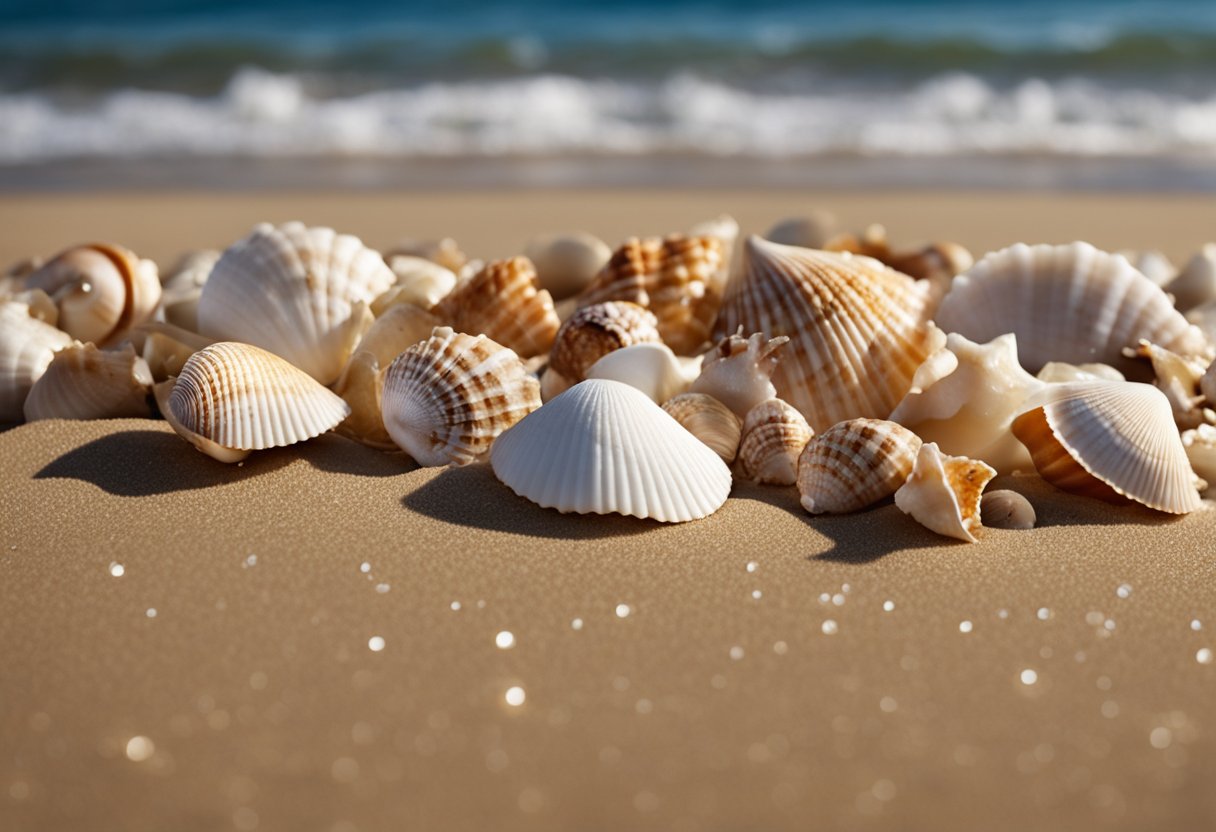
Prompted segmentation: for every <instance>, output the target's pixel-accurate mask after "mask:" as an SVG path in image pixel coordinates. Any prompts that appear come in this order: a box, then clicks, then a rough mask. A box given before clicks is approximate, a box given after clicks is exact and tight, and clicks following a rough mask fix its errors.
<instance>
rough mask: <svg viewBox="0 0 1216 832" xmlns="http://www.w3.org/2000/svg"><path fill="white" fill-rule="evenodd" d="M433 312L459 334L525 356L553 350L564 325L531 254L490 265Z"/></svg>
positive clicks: (445, 299)
mask: <svg viewBox="0 0 1216 832" xmlns="http://www.w3.org/2000/svg"><path fill="white" fill-rule="evenodd" d="M431 311H432V312H433V313H434V314H435V316H436V317H437V318H439V319H440V320H441V321H443V322H444V323H445V324H447V325H450V326H451V327H452V328H453V329H455V330H456V331H457V332H466V333H469V334H472V335H484V336H486V337H487V338H490V339H492V340H494V341H497V342H498V343H500V344H502V345H503V346H504V347H507V348H509V349H511V350H514V351H515V353H516V355H519V356H520V357H522V358H531V357H532V356H534V355H540V354H541V353H545V352H548V351H549V348H550V347H552V346H553V340H554V338H556V337H557V330H558V328H559V327H560V326H561V322H560V321H558V319H557V313H556V312H555V311H554V310H553V299H552V298H551V297H549V293H548V292H547V291H545V290H544V289H541V288H540V284H538V283H537V281H536V270H535V269H534V268H533V267H532V261H531V260H529V259H528V258H526V257H513V258H511V259H510V260H495V261H494V262H492V263H489V264H487V265H486V266H485V267H484V268H483V269H482V270H481V271H479V272H478V273H477V274H475V275H473V276H472V277H471V278H469V279H468V280H465V281H463V282H461V283H459V284H458V285H457V286H456V288H455V289H453V290H452V292H451V294H449V295H448V296H447V297H445V298H444V299H443V300H442V301H440V302H439V304H438V305H437V306H436V307H435V308H434V309H433V310H431Z"/></svg>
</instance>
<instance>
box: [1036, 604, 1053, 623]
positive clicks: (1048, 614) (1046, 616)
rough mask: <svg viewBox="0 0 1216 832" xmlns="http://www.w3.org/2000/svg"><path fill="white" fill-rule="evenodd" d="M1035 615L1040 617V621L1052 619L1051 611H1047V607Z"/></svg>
mask: <svg viewBox="0 0 1216 832" xmlns="http://www.w3.org/2000/svg"><path fill="white" fill-rule="evenodd" d="M1035 615H1037V616H1038V618H1039V620H1040V621H1046V620H1047V619H1049V618H1051V610H1049V609H1047V607H1039V611H1038V612H1037V613H1035Z"/></svg>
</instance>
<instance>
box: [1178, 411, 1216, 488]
mask: <svg viewBox="0 0 1216 832" xmlns="http://www.w3.org/2000/svg"><path fill="white" fill-rule="evenodd" d="M1182 447H1183V448H1185V449H1186V457H1187V459H1188V460H1189V461H1190V463H1191V469H1192V470H1193V471H1194V472H1195V475H1196V476H1198V477H1200V478H1201V479H1203V480H1204V483H1203V484H1204V485H1205V486H1207V488H1205V489H1204V491H1205V495H1204V496H1212V488H1211V487H1212V486H1216V425H1200V426H1199V427H1197V428H1192V429H1191V430H1187V431H1183V432H1182Z"/></svg>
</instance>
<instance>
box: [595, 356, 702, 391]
mask: <svg viewBox="0 0 1216 832" xmlns="http://www.w3.org/2000/svg"><path fill="white" fill-rule="evenodd" d="M691 367H692V370H693V371H692V372H691V373H690V372H689V370H688V365H685V364H684V363H681V361H680V359H679V358H678V357H677V356H676V354H675V353H674V352H672V351H671V348H670V347H668V346H667V345H666V344H631V345H630V346H628V347H622V348H621V349H619V350H613V351H612V352H610V353H608V354H607V355H605V356H604V357H603V358H601V359H600V360H599V361H596V362H595V363H594V364H592V365H591V369H589V370H588V371H587V378H606V379H611V380H612V381H619V382H623V383H624V384H628V385H629V386H630V387H636V388H637V389H638V390H641V391H642V392H643V393H645V394H646V395H647V396H648V397H649V398H650V400H651V401H653V402H654V403H655V404H662V403H663V402H665V401H667V400H668V399H670V398H671V397H672V396H678V395H679V394H681V393H683V392H685V391H686V390H687V389H688V385H689V384H691V383H692V380H693V378H695V377H696V375H697V373H696V370H697V369H699V362H698V363H697V364H693V365H691Z"/></svg>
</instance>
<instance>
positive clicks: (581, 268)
mask: <svg viewBox="0 0 1216 832" xmlns="http://www.w3.org/2000/svg"><path fill="white" fill-rule="evenodd" d="M524 251H525V253H526V254H527V256H528V259H529V260H531V261H532V262H533V263H534V264H535V265H536V276H537V279H538V280H539V281H540V285H541V286H543V287H544V288H545V289H547V290H548V291H549V293H550V294H551V295H552V296H553V297H554V298H556V299H561V298H568V297H570V296H571V295H576V294H578V293H579V292H581V291H583V289H585V288H587V286H588V285H590V283H591V281H592V280H595V276H596V275H597V274H599V272H600V269H602V268H604V264H605V263H607V262H608V258H610V257H611V256H612V249H610V248H608V244H607V243H605V242H604V241H603V240H601V239H599V238H598V237H596V236H595V235H593V234H588V233H587V232H585V231H576V232H573V233H569V234H545V235H543V236H540V237H535V238H533V239H532V240H531V241H529V242H528V245H527V247H526V248H525V249H524Z"/></svg>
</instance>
